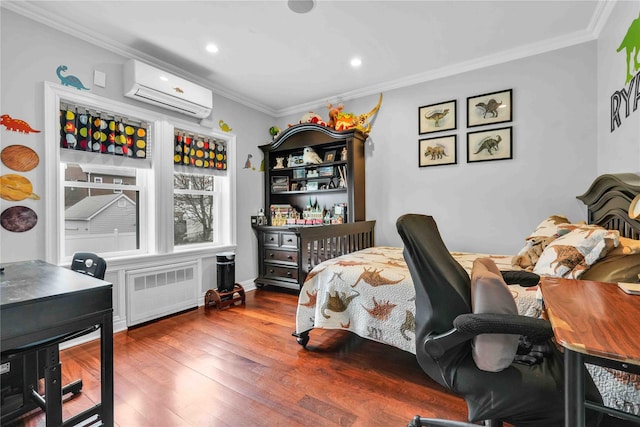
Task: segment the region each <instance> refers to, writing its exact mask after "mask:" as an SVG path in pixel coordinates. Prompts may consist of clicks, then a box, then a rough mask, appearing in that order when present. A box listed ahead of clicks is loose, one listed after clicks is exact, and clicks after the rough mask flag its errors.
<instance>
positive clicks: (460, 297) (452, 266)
mask: <svg viewBox="0 0 640 427" xmlns="http://www.w3.org/2000/svg"><path fill="white" fill-rule="evenodd" d="M396 227H397V229H398V233H399V234H400V237H401V238H402V241H403V243H404V259H405V261H406V262H407V266H408V268H409V272H410V274H411V278H412V280H413V285H414V287H415V291H416V315H415V325H416V357H417V359H418V363H419V364H420V366H421V367H422V369H423V370H424V371H425V372H426V373H427V374H428V375H429V376H430V377H431V378H432V379H433V380H435V381H437V382H439V383H440V384H441V385H443V386H445V387H447V388H451V383H452V380H451V379H450V378H447V377H448V372H451V371H450V369H449V368H448V365H455V363H456V361H457V360H459V359H461V358H462V357H464V356H465V355H466V354H468V351H469V348H470V345H469V343H463V344H461V345H460V346H458V348H456V349H455V351H448V352H447V353H446V354H445V355H443V356H442V357H440V358H439V359H438V361H437V363H436V361H434V360H433V359H432V358H431V357H430V356H429V355H428V354H427V353H426V352H425V350H424V342H425V340H426V338H427V337H428V336H429V335H436V334H441V333H444V332H447V331H449V330H451V329H452V328H453V320H454V319H455V318H456V317H457V316H458V315H460V314H464V313H470V312H471V279H470V278H469V275H468V273H467V272H466V271H465V269H464V268H463V267H462V266H461V265H460V264H459V263H458V262H457V261H456V260H455V259H454V258H453V257H452V256H451V253H450V252H449V250H448V249H447V247H446V246H445V244H444V242H443V241H442V237H441V236H440V232H439V231H438V227H437V225H436V222H435V221H434V219H433V218H432V217H431V216H427V215H418V214H406V215H403V216H401V217H400V218H398V220H397V222H396ZM449 367H450V366H449Z"/></svg>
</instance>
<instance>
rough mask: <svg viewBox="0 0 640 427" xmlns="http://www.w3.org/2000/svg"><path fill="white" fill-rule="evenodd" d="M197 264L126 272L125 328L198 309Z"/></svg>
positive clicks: (199, 273) (198, 276)
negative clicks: (190, 309)
mask: <svg viewBox="0 0 640 427" xmlns="http://www.w3.org/2000/svg"><path fill="white" fill-rule="evenodd" d="M201 281H202V280H201V271H200V268H199V263H198V262H197V261H193V262H184V263H179V264H170V265H161V266H157V267H150V268H144V269H136V270H129V271H127V272H126V284H127V326H133V325H137V324H139V323H143V322H148V321H150V320H153V319H157V318H159V317H162V316H167V315H169V314H173V313H177V312H179V311H183V310H187V309H189V308H194V307H197V306H198V289H199V284H200V282H201Z"/></svg>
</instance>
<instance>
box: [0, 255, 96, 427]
mask: <svg viewBox="0 0 640 427" xmlns="http://www.w3.org/2000/svg"><path fill="white" fill-rule="evenodd" d="M71 270H73V271H76V272H78V273H81V274H86V275H88V276H92V277H95V278H97V279H101V280H102V279H104V275H105V272H106V270H107V262H106V261H105V260H104V259H103V258H101V257H99V256H98V255H96V254H94V253H90V252H76V253H75V254H74V255H73V259H72V261H71ZM96 330H98V326H97V325H94V326H91V327H89V328H85V329H83V330H80V331H75V332H71V333H68V334H63V335H59V336H57V337H54V338H50V339H47V340H45V341H41V342H37V343H34V344H30V345H28V346H25V347H21V348H17V349H10V350H7V351H3V352H2V354H1V360H2V363H7V362H8V363H11V366H12V371H13V372H14V373H13V374H11V375H5V376H3V378H2V389H1V393H0V398H1V400H0V409H1V411H0V412H2V415H1V417H0V423H3V424H4V422H6V421H9V420H12V419H14V418H17V417H19V416H20V415H23V414H25V413H27V412H29V411H31V410H33V409H35V408H36V407H40V409H42V410H43V411H46V396H43V395H41V394H40V393H39V391H38V388H39V381H40V379H42V378H44V377H45V370H46V369H47V365H56V364H59V353H60V348H59V346H60V344H61V343H63V342H65V341H69V340H72V339H75V338H79V337H81V336H83V335H87V334H89V333H91V332H94V331H96ZM81 390H82V379H78V380H76V381H73V382H72V383H70V384H67V385H65V386H64V387H62V395H63V396H64V395H66V394H69V393H73V394H77V393H79V392H80V391H81Z"/></svg>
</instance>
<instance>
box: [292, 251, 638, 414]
mask: <svg viewBox="0 0 640 427" xmlns="http://www.w3.org/2000/svg"><path fill="white" fill-rule="evenodd" d="M452 255H453V257H454V258H455V259H456V260H457V261H458V262H459V263H460V264H461V265H462V266H463V267H464V269H465V270H466V271H467V272H468V273H469V274H471V266H472V265H473V261H474V260H475V259H476V258H480V257H490V258H491V259H493V260H494V261H495V263H496V265H497V266H498V269H500V270H513V269H514V267H513V266H512V265H511V258H512V256H511V255H490V254H476V253H464V252H452ZM509 289H510V290H511V292H512V294H513V297H514V299H515V301H516V305H517V307H518V312H519V313H520V314H522V315H525V316H531V317H540V315H541V306H542V304H541V301H540V300H539V299H538V298H537V297H536V293H537V290H538V287H537V286H533V287H528V288H524V287H521V286H517V285H510V286H509ZM414 300H415V291H414V288H413V282H412V280H411V276H410V274H409V270H408V269H407V265H406V263H405V261H404V257H403V256H402V248H396V247H388V246H375V247H372V248H368V249H364V250H361V251H358V252H353V253H350V254H347V255H343V256H340V257H337V258H333V259H330V260H327V261H325V262H323V263H321V264H318V265H317V266H316V267H315V268H314V269H313V270H312V271H311V272H310V273H309V275H308V277H307V279H306V281H305V283H304V285H303V286H302V290H301V291H300V296H299V298H298V311H297V316H296V332H297V333H301V332H305V331H309V330H311V329H313V328H322V329H343V330H348V331H351V332H354V333H356V334H357V335H359V336H361V337H363V338H367V339H370V340H373V341H378V342H381V343H383V344H388V345H392V346H394V347H397V348H399V349H402V350H405V351H408V352H411V353H413V354H415V352H416V345H415V323H414V315H415V303H414ZM587 368H588V369H589V372H590V373H591V376H592V377H593V379H594V381H595V383H596V385H597V387H598V389H599V390H600V393H601V394H602V397H603V400H604V404H605V405H606V406H609V407H613V408H616V409H619V410H621V411H625V412H630V413H633V414H636V415H640V376H638V375H633V374H628V373H622V372H619V371H615V370H612V369H608V368H603V367H600V366H593V365H587Z"/></svg>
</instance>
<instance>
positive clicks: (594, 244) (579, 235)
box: [533, 227, 620, 279]
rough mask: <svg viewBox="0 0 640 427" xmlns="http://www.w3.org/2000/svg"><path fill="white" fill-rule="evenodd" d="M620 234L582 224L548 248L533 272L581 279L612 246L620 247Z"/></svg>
mask: <svg viewBox="0 0 640 427" xmlns="http://www.w3.org/2000/svg"><path fill="white" fill-rule="evenodd" d="M619 237H620V233H619V232H618V231H615V230H605V229H604V228H601V227H599V228H595V227H579V228H576V229H574V230H573V231H570V232H569V233H567V234H565V235H563V236H560V237H558V238H557V239H555V240H554V241H553V242H551V243H550V244H549V246H547V247H546V249H545V250H544V251H543V252H542V255H540V259H539V260H538V262H537V263H536V265H535V267H534V268H533V272H534V273H536V274H539V275H541V276H552V277H566V278H569V279H577V278H579V277H580V276H581V275H582V274H583V273H584V272H585V271H586V270H587V269H588V268H589V267H590V266H591V265H593V264H594V263H595V262H596V261H597V260H598V259H600V258H601V257H604V256H605V255H606V254H607V250H608V249H609V248H613V247H616V246H618V243H619Z"/></svg>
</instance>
